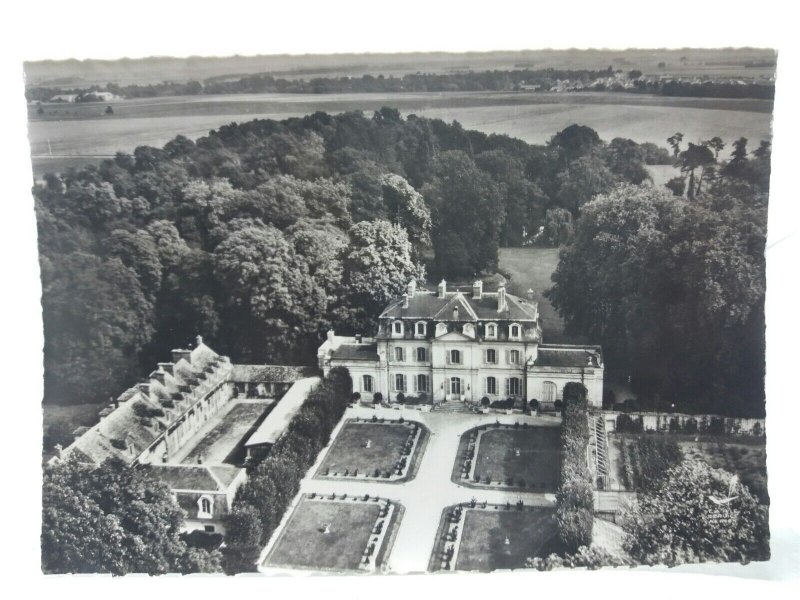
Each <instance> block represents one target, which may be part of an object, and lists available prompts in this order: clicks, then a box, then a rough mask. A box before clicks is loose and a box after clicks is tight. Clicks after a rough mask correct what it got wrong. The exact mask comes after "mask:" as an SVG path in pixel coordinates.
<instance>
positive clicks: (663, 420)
mask: <svg viewBox="0 0 800 600" xmlns="http://www.w3.org/2000/svg"><path fill="white" fill-rule="evenodd" d="M601 414H602V415H603V419H604V420H605V422H606V430H607V431H616V430H617V417H619V416H620V415H626V416H628V417H630V418H631V419H634V420H637V419H641V422H642V429H643V430H644V431H659V432H670V431H675V428H676V427H677V431H679V432H684V431H686V429H687V426H688V427H691V421H692V420H694V422H695V423H696V424H697V432H699V433H715V432H719V433H724V434H726V435H749V436H754V437H761V436H763V435H764V434H765V430H764V419H746V418H742V417H722V416H720V415H687V414H683V413H660V412H621V411H611V410H604V411H601ZM717 428H721V431H718V429H717Z"/></svg>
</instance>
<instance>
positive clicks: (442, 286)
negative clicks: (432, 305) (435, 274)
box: [438, 279, 447, 298]
mask: <svg viewBox="0 0 800 600" xmlns="http://www.w3.org/2000/svg"><path fill="white" fill-rule="evenodd" d="M438 290H439V298H444V297H445V294H446V293H447V282H446V281H445V280H444V279H442V281H441V282H440V283H439V286H438Z"/></svg>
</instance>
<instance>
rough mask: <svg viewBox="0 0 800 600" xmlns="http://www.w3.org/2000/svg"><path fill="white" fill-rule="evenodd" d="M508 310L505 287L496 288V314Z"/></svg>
mask: <svg viewBox="0 0 800 600" xmlns="http://www.w3.org/2000/svg"><path fill="white" fill-rule="evenodd" d="M507 308H508V304H507V303H506V288H505V286H502V285H501V286H500V287H499V288H497V312H503V311H504V310H506V309H507Z"/></svg>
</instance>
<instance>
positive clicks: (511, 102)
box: [28, 92, 772, 177]
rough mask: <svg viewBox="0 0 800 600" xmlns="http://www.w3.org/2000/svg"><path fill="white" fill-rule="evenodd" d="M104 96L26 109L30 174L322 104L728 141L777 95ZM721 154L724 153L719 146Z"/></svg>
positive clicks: (544, 133)
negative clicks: (110, 111) (97, 99)
mask: <svg viewBox="0 0 800 600" xmlns="http://www.w3.org/2000/svg"><path fill="white" fill-rule="evenodd" d="M111 105H112V106H113V108H114V114H113V115H104V114H103V112H104V109H105V106H106V104H105V103H97V104H94V103H92V104H80V105H78V104H44V105H43V109H44V112H45V114H44V115H38V114H37V112H36V108H35V107H34V106H33V105H31V106H30V107H29V122H28V136H29V139H30V143H31V154H32V156H33V165H34V175H35V176H37V177H41V175H42V174H43V173H45V172H47V171H58V170H61V169H64V168H66V167H68V166H76V164H80V161H81V160H83V161H84V162H83V164H89V163H92V162H98V161H99V160H100V158H102V157H103V156H113V155H114V153H115V152H117V151H123V152H132V151H133V150H134V149H135V148H136V147H137V146H140V145H151V146H163V145H164V144H165V143H166V142H168V141H169V140H171V139H172V138H174V137H175V136H176V135H185V136H187V137H189V138H193V139H194V138H197V137H200V136H202V135H205V134H206V133H208V131H209V130H211V129H216V128H218V127H220V126H222V125H226V124H228V123H230V122H233V121H236V122H244V121H249V120H251V119H254V118H271V119H278V120H280V119H286V118H289V117H298V116H302V115H305V114H309V113H312V112H314V111H317V110H324V111H327V112H329V113H339V112H342V111H348V110H365V111H372V110H376V109H378V108H380V107H381V106H386V105H389V106H393V107H396V108H398V109H399V110H400V111H401V112H402V113H403V114H405V115H407V114H412V113H413V114H417V115H420V116H424V117H430V118H440V119H444V120H445V121H452V120H457V121H459V122H460V123H461V124H462V125H463V126H464V127H465V128H468V129H477V130H479V131H483V132H485V133H490V134H491V133H497V134H507V135H510V136H513V137H517V138H520V139H522V140H524V141H526V142H529V143H536V144H541V143H545V142H546V141H548V140H549V139H550V137H551V136H552V135H553V134H555V133H556V132H557V131H559V130H561V129H563V128H564V127H566V126H568V125H571V124H573V123H580V124H583V125H588V126H590V127H593V128H594V129H596V130H597V131H598V133H599V134H600V136H601V137H602V138H603V139H606V140H610V139H612V138H614V137H618V136H622V137H629V138H631V139H633V140H636V141H637V142H653V143H657V144H660V145H662V146H664V145H666V142H665V140H666V139H667V137H669V136H670V135H672V134H673V133H675V132H676V131H681V132H683V134H684V140H686V141H698V140H701V139H708V138H709V137H713V136H715V135H718V136H720V137H721V138H722V139H723V140H725V141H726V142H730V141H731V140H733V139H734V138H738V137H741V136H745V137H747V138H748V139H750V140H753V141H754V142H755V141H757V140H761V139H767V138H769V137H770V123H771V112H772V103H771V102H768V101H764V100H730V99H713V98H669V97H663V96H649V95H634V94H620V93H568V94H547V93H543V94H533V93H519V92H518V93H512V92H457V93H450V94H447V93H408V94H324V95H323V94H320V95H306V94H229V95H219V96H191V97H164V98H147V99H137V100H126V101H117V102H112V103H111ZM723 153H724V151H723Z"/></svg>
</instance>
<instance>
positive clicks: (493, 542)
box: [455, 508, 557, 571]
mask: <svg viewBox="0 0 800 600" xmlns="http://www.w3.org/2000/svg"><path fill="white" fill-rule="evenodd" d="M556 534H557V531H556V520H555V516H554V514H553V510H552V509H549V508H525V509H524V510H516V509H515V508H512V509H511V510H505V509H504V508H500V509H498V510H478V509H468V510H467V514H466V516H465V520H464V530H463V531H462V532H461V546H460V548H459V550H458V556H457V557H456V565H455V568H456V569H457V570H461V571H493V570H495V569H518V568H521V567H524V566H525V561H526V560H527V559H528V558H531V557H535V556H538V557H544V556H547V555H549V554H550V553H551V552H553V551H554V544H555V543H556V541H557V538H556ZM506 542H508V543H506Z"/></svg>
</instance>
